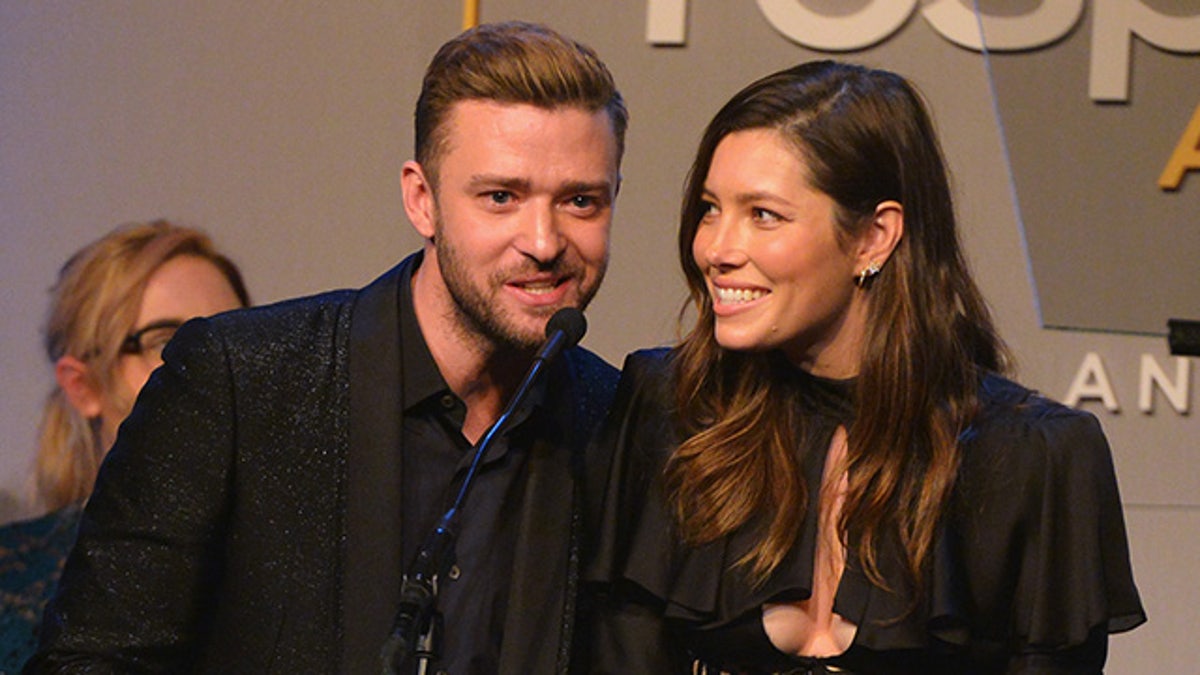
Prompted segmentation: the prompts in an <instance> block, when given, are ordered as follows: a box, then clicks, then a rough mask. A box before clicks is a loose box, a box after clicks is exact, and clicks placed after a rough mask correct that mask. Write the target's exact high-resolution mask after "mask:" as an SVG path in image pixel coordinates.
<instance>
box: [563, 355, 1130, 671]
mask: <svg viewBox="0 0 1200 675" xmlns="http://www.w3.org/2000/svg"><path fill="white" fill-rule="evenodd" d="M668 354H669V353H668V352H666V351H665V350H650V351H644V352H637V353H634V354H632V355H630V357H629V358H628V359H627V360H626V363H625V369H624V372H623V375H622V380H621V385H620V388H619V390H618V393H617V399H616V402H615V404H614V408H613V413H612V415H611V418H610V422H609V424H608V426H607V428H606V430H605V432H604V433H603V435H602V438H601V442H602V443H603V444H604V446H606V447H607V448H608V449H611V450H612V452H613V459H612V462H613V464H612V470H611V472H610V475H609V480H608V486H607V489H606V491H605V494H604V497H603V499H604V503H603V507H602V509H601V511H602V514H603V516H602V519H601V520H602V522H601V537H600V543H599V545H598V548H597V550H596V551H595V555H594V556H593V558H592V560H591V561H590V563H589V565H588V567H587V569H586V573H585V574H586V579H587V580H588V581H590V582H591V583H593V584H595V585H596V587H597V588H600V589H603V590H602V592H601V599H600V600H599V601H598V609H597V616H596V619H595V621H594V624H595V626H594V630H593V634H592V635H591V638H592V639H591V661H592V667H591V670H592V672H595V673H648V674H649V673H654V674H659V673H664V674H665V673H704V672H707V673H708V674H710V675H716V673H720V672H729V673H747V674H757V673H822V672H843V673H856V674H858V675H874V674H889V675H891V674H896V673H914V674H915V673H921V674H926V673H935V674H936V673H955V674H961V673H970V674H982V675H986V674H989V673H1035V672H1036V673H1058V672H1063V673H1067V672H1070V673H1088V672H1100V670H1101V669H1102V668H1103V663H1104V660H1105V656H1106V650H1107V636H1108V633H1111V632H1118V631H1124V630H1128V629H1131V628H1133V627H1135V626H1137V625H1139V624H1141V623H1142V622H1143V621H1145V613H1144V611H1143V609H1142V606H1141V602H1140V600H1139V597H1138V593H1137V589H1136V587H1135V586H1134V583H1133V577H1132V573H1131V569H1130V564H1129V552H1128V546H1127V543H1126V537H1125V526H1124V519H1123V515H1122V512H1121V505H1120V500H1119V497H1118V494H1117V484H1116V478H1115V475H1114V472H1113V465H1112V458H1111V455H1110V452H1109V448H1108V444H1107V441H1106V440H1105V438H1104V435H1103V433H1102V431H1101V429H1100V426H1099V424H1098V423H1097V421H1096V420H1095V418H1094V417H1092V416H1091V415H1089V414H1087V413H1083V412H1080V411H1077V410H1073V409H1070V408H1067V407H1065V406H1062V405H1060V404H1057V403H1054V402H1052V401H1050V400H1048V399H1045V398H1043V397H1040V396H1038V395H1036V394H1034V393H1032V392H1030V391H1029V390H1027V389H1024V388H1022V387H1020V386H1019V385H1016V384H1014V383H1012V382H1010V381H1008V380H1005V379H1002V378H999V377H995V376H988V377H985V378H984V380H983V382H982V383H981V399H982V401H983V410H982V413H981V414H980V416H979V417H978V419H976V420H975V421H974V423H973V424H972V425H971V427H970V428H969V429H968V430H967V431H966V432H965V433H964V434H963V437H962V441H961V442H962V453H963V460H962V466H961V470H960V473H959V477H958V481H957V484H956V490H955V494H954V496H953V498H952V502H951V505H950V508H949V511H948V513H947V516H946V519H945V522H944V525H943V528H942V532H941V533H940V535H939V538H938V540H937V542H936V551H935V553H934V555H933V559H932V563H931V565H930V569H929V571H928V574H927V577H926V593H925V594H924V595H923V596H922V600H921V602H919V603H914V602H913V597H914V593H913V590H912V588H911V587H910V584H909V583H908V582H907V581H906V578H907V577H906V574H905V572H904V566H903V561H902V556H901V555H900V551H901V549H900V548H899V545H898V542H896V541H894V540H893V541H885V542H883V545H882V550H881V552H880V560H879V564H880V567H881V572H882V574H883V575H884V578H885V579H886V580H887V582H888V586H889V589H888V590H885V589H883V588H880V587H878V586H876V585H874V584H872V583H871V582H870V581H869V580H868V579H867V577H866V575H865V574H864V572H863V570H862V569H861V567H860V566H859V565H858V561H857V560H856V558H855V556H854V555H853V554H851V555H848V556H847V561H846V569H845V572H844V573H843V576H842V579H841V581H840V584H839V586H838V590H837V594H836V598H835V601H834V611H835V612H837V613H838V614H839V615H841V616H842V617H843V618H844V619H846V620H848V621H850V622H852V623H854V624H855V625H856V626H857V627H858V630H857V633H856V635H855V638H854V642H853V644H852V645H851V647H850V648H849V649H848V650H847V651H846V652H845V653H843V654H841V655H839V656H836V657H830V658H825V659H816V658H799V657H795V656H791V655H788V654H784V653H782V652H780V651H779V650H777V649H775V647H774V646H773V645H772V644H771V642H770V640H769V639H768V637H767V635H766V633H765V631H764V629H763V624H762V606H763V604H764V603H767V602H789V601H792V602H794V601H799V600H804V599H806V598H808V597H809V595H810V594H811V590H810V589H811V586H812V578H813V560H814V555H815V550H816V540H817V516H816V514H817V512H818V511H817V503H816V501H817V499H818V494H819V486H820V481H821V477H822V472H823V469H824V462H825V455H826V451H827V449H828V447H829V443H830V439H831V437H832V434H833V432H834V430H835V429H836V428H837V426H839V425H848V424H849V422H850V420H851V419H852V417H853V406H852V401H851V399H852V395H851V384H850V383H847V382H836V381H830V380H824V379H820V378H817V377H814V376H812V375H808V374H806V373H804V372H803V371H801V370H799V369H795V371H794V377H793V378H792V380H791V383H790V386H794V387H795V390H794V391H792V392H788V393H789V394H791V395H794V396H796V397H797V398H796V400H797V401H799V402H800V405H803V406H804V407H805V408H806V410H809V411H811V414H810V415H806V416H805V428H804V429H803V430H802V431H801V435H800V437H801V438H802V439H803V440H802V442H801V444H800V445H801V447H800V448H798V452H797V461H799V462H801V463H802V465H803V467H804V474H805V475H806V476H807V478H808V494H809V499H810V503H809V507H808V509H807V511H806V513H807V514H808V515H807V518H806V520H805V523H804V526H803V527H804V529H803V531H802V532H801V533H800V536H799V537H798V539H797V544H796V546H794V547H793V549H792V551H791V552H790V553H789V554H788V556H787V557H786V559H785V560H784V561H783V562H782V564H781V565H780V566H779V567H778V568H777V569H776V570H775V571H774V573H773V574H772V575H771V576H770V578H769V579H767V581H766V582H765V583H764V584H763V585H761V586H759V587H757V588H755V587H752V586H751V585H750V584H749V583H748V582H747V580H746V578H745V576H744V573H743V571H742V569H741V568H736V569H735V568H733V563H734V561H736V560H737V559H739V558H740V557H741V556H742V554H743V553H745V552H746V551H747V550H748V549H749V548H750V546H751V545H752V541H751V535H750V532H751V531H752V530H753V529H754V527H753V524H751V525H750V526H747V527H745V528H743V530H741V531H739V532H737V533H735V534H734V535H732V536H730V537H727V538H725V539H723V540H720V541H717V542H713V543H711V544H708V545H705V546H702V547H698V548H689V547H685V546H683V545H682V544H681V543H680V542H679V541H678V539H677V537H676V536H675V535H674V527H673V524H672V522H671V518H670V515H669V514H668V512H667V511H666V509H665V508H664V507H663V502H662V493H661V490H660V486H659V484H658V480H657V479H658V476H659V475H660V474H661V472H662V467H663V463H664V461H665V459H666V457H667V456H668V454H669V453H670V452H671V450H672V448H673V447H674V445H675V443H676V442H677V436H676V433H675V431H674V429H673V426H672V415H671V412H670V410H671V406H672V394H671V383H670V368H669V366H668V362H669V355H668ZM849 544H850V549H851V550H854V539H853V536H851V541H850V542H849Z"/></svg>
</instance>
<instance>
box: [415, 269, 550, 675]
mask: <svg viewBox="0 0 1200 675" xmlns="http://www.w3.org/2000/svg"><path fill="white" fill-rule="evenodd" d="M399 301H400V303H401V304H400V307H401V311H400V339H401V344H403V345H404V349H403V354H402V356H401V359H402V373H403V375H402V382H401V386H402V387H403V392H404V398H403V400H404V405H405V407H404V427H403V438H402V441H401V442H402V444H403V445H402V447H403V448H404V456H403V457H402V460H401V461H402V468H401V475H402V480H403V497H402V499H403V512H402V514H401V518H402V529H403V532H402V534H403V558H402V560H404V562H405V565H406V566H407V565H411V561H412V560H413V557H414V555H415V554H416V552H417V550H418V548H419V546H420V544H421V542H422V541H423V540H424V539H425V537H426V535H427V534H428V533H429V531H430V530H431V529H432V528H433V527H434V524H435V523H436V522H437V521H438V519H439V518H440V517H441V516H442V515H443V514H444V513H445V512H446V510H447V509H448V508H449V507H450V505H451V504H453V502H454V498H455V496H456V495H457V494H458V491H459V488H460V486H461V485H462V481H463V479H464V477H465V475H466V473H467V469H468V467H469V466H470V463H471V460H472V457H473V456H474V448H473V447H472V445H471V443H469V442H468V441H467V440H466V438H465V437H464V436H463V434H462V425H463V421H464V419H465V417H466V412H467V409H466V406H465V405H464V403H463V401H462V399H460V398H459V397H458V396H456V395H455V394H454V392H452V391H451V390H450V387H449V386H448V385H447V384H446V382H445V380H444V379H443V378H442V376H441V373H440V372H439V371H438V369H437V365H436V364H435V363H434V361H433V357H432V356H431V355H430V353H429V348H428V347H427V346H426V344H425V340H424V338H423V337H422V335H421V331H420V328H419V326H418V325H417V320H416V316H415V313H414V312H413V311H412V290H411V284H410V283H408V282H407V281H406V280H404V281H402V283H401V289H400V299H399ZM530 398H531V399H533V400H532V402H531V405H526V406H523V407H522V409H521V410H518V411H516V412H515V413H514V415H513V418H512V422H511V423H510V426H509V429H511V431H510V432H509V433H507V434H501V435H497V436H496V438H495V439H494V440H493V441H492V444H491V448H490V449H489V451H488V454H487V456H486V457H485V458H484V462H483V463H482V464H481V466H480V468H479V471H478V473H477V474H476V476H475V479H474V481H473V484H472V487H471V488H470V492H469V495H468V497H467V500H466V502H465V506H464V507H463V509H462V510H461V512H460V514H461V521H460V522H461V527H460V529H459V532H458V537H457V541H456V546H455V553H456V564H455V566H454V568H453V569H452V571H451V573H450V575H449V577H450V578H448V579H447V578H442V579H439V582H440V584H439V588H438V599H437V609H438V610H439V611H440V612H441V614H442V617H443V621H444V628H443V630H442V642H441V650H440V651H441V656H442V659H441V660H440V661H438V662H437V663H435V664H434V665H433V670H432V671H431V672H435V673H437V672H446V673H450V674H451V675H475V674H481V675H482V674H485V673H495V672H497V670H498V669H499V655H500V644H501V639H502V637H503V627H504V616H505V610H506V608H507V604H508V588H509V580H510V577H511V576H512V561H513V552H514V549H515V548H516V543H517V519H516V518H515V517H509V516H510V514H514V513H516V512H517V511H518V507H519V504H520V503H521V499H522V487H523V481H522V480H520V478H521V476H522V475H523V473H524V466H525V458H526V453H525V450H526V448H527V446H528V444H527V443H526V442H523V440H526V439H529V438H531V437H532V436H535V435H537V434H538V433H539V428H540V427H544V426H545V425H544V424H541V423H539V417H543V418H544V417H545V416H544V415H541V416H540V415H538V414H536V404H537V402H538V400H539V399H541V391H540V389H539V390H535V391H533V392H531V397H530ZM531 410H532V411H533V413H532V414H531Z"/></svg>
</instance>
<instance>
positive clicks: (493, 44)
mask: <svg viewBox="0 0 1200 675" xmlns="http://www.w3.org/2000/svg"><path fill="white" fill-rule="evenodd" d="M470 100H483V101H496V102H500V103H525V104H529V105H533V106H537V107H539V108H545V109H554V108H559V107H578V108H581V109H584V110H587V111H589V112H596V111H600V110H604V111H605V112H607V113H608V116H609V120H610V121H611V122H612V130H613V133H614V135H615V136H616V140H617V162H618V164H619V163H620V160H621V156H622V154H623V153H624V149H625V129H626V127H627V126H628V122H629V113H628V112H627V111H626V109H625V102H624V99H622V98H621V93H620V92H619V91H617V87H616V84H615V83H614V81H613V77H612V74H611V73H610V72H609V71H608V67H607V66H605V65H604V62H603V61H601V60H600V57H598V56H597V55H596V52H595V51H593V50H592V49H591V48H590V47H588V46H587V45H584V44H581V43H579V42H576V41H575V40H572V39H570V38H568V37H566V36H564V35H562V34H560V33H558V32H556V31H554V30H552V29H550V28H548V27H546V26H542V25H539V24H534V23H526V22H522V21H510V22H504V23H491V24H483V25H480V26H478V27H476V28H472V29H470V30H468V31H465V32H463V33H462V34H461V35H459V36H458V37H456V38H454V39H453V40H450V41H449V42H447V43H446V44H444V45H442V47H441V49H439V50H438V52H437V54H435V55H434V57H433V60H432V61H431V62H430V63H429V67H428V68H427V69H426V71H425V78H424V81H423V82H422V85H421V95H420V97H419V98H418V99H417V107H416V114H415V116H414V117H415V120H414V122H415V124H414V127H415V131H416V138H415V143H414V148H415V150H414V152H415V156H416V160H417V162H418V163H420V164H421V166H422V167H424V168H425V171H426V174H427V176H428V177H429V179H430V180H431V181H434V182H435V184H436V181H437V175H438V163H439V160H440V159H441V155H442V153H443V152H444V151H445V147H444V145H445V140H446V129H445V123H446V118H447V117H448V116H449V114H450V111H451V109H452V108H453V107H454V104H456V103H459V102H461V101H470Z"/></svg>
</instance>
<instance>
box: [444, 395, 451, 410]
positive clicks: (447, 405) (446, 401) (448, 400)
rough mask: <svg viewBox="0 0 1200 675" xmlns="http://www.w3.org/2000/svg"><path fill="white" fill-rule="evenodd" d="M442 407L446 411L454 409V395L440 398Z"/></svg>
mask: <svg viewBox="0 0 1200 675" xmlns="http://www.w3.org/2000/svg"><path fill="white" fill-rule="evenodd" d="M442 407H443V408H445V409H446V410H449V409H451V408H453V407H454V394H446V395H444V396H442Z"/></svg>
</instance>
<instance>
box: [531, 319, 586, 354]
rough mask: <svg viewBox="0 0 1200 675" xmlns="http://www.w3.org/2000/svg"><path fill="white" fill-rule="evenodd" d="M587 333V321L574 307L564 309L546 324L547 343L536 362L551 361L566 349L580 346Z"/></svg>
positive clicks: (539, 352)
mask: <svg viewBox="0 0 1200 675" xmlns="http://www.w3.org/2000/svg"><path fill="white" fill-rule="evenodd" d="M586 332H587V319H585V318H584V317H583V312H581V311H579V310H578V309H575V308H574V307H563V308H562V309H560V310H558V311H557V312H555V313H554V316H551V317H550V320H549V321H547V322H546V343H545V344H543V345H542V348H541V349H540V350H539V351H538V353H537V356H535V357H534V362H535V363H536V362H538V361H551V360H553V359H554V357H555V356H558V353H559V352H560V351H562V350H564V349H570V348H571V347H574V346H575V345H577V344H579V341H580V340H582V339H583V334H584V333H586Z"/></svg>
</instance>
